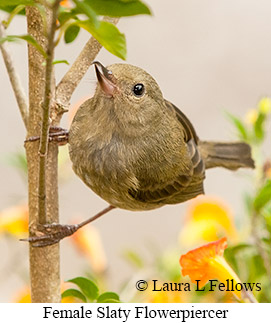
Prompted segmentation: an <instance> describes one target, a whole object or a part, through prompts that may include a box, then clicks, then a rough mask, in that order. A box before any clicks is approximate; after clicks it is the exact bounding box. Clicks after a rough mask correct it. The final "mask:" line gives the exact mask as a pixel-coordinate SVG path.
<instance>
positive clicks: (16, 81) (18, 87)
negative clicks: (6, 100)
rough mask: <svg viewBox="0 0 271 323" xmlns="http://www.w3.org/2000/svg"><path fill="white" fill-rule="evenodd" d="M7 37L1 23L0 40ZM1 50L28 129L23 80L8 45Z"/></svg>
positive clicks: (0, 46) (0, 45) (1, 47)
mask: <svg viewBox="0 0 271 323" xmlns="http://www.w3.org/2000/svg"><path fill="white" fill-rule="evenodd" d="M2 37H5V29H4V26H3V24H2V22H1V21H0V38H2ZM0 50H1V52H2V55H3V59H4V62H5V65H6V69H7V72H8V76H9V79H10V83H11V86H12V89H13V92H14V94H15V97H16V101H17V103H18V107H19V109H20V113H21V116H22V119H23V122H24V125H25V128H27V123H28V104H27V99H26V94H25V91H24V88H23V86H22V84H21V80H20V78H19V75H18V73H17V71H16V69H15V66H14V62H13V60H12V57H11V52H10V50H9V48H8V45H7V43H6V42H5V43H3V44H0Z"/></svg>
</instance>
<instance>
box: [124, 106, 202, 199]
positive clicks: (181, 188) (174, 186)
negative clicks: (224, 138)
mask: <svg viewBox="0 0 271 323" xmlns="http://www.w3.org/2000/svg"><path fill="white" fill-rule="evenodd" d="M165 102H166V105H167V107H168V108H169V109H171V110H172V111H174V112H175V113H176V117H177V119H178V121H179V122H180V123H181V124H182V126H183V128H184V131H185V142H186V143H187V148H188V152H189V155H190V158H191V161H192V167H193V174H192V176H191V175H188V176H186V175H180V176H178V177H177V178H176V179H175V181H174V182H172V183H167V184H165V186H164V187H162V188H160V189H156V190H149V189H148V190H144V189H143V190H136V191H130V192H129V193H130V195H132V196H133V198H135V199H136V200H139V201H142V202H146V203H152V202H153V203H157V202H159V201H160V202H163V201H165V203H180V202H183V201H186V200H188V199H191V198H193V197H195V196H197V195H199V194H201V193H203V184H202V182H203V179H204V171H205V169H204V163H203V160H202V159H201V156H200V153H199V150H198V147H197V142H198V136H197V134H196V131H195V129H194V127H193V126H192V124H191V122H190V121H189V120H188V118H187V117H186V116H185V115H184V114H183V113H182V112H181V111H180V110H179V109H178V108H177V107H176V106H175V105H174V104H172V103H170V102H169V101H166V100H165Z"/></svg>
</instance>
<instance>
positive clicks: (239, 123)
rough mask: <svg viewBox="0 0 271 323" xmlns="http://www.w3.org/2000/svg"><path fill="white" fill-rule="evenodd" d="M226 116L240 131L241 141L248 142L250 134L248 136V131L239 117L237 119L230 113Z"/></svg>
mask: <svg viewBox="0 0 271 323" xmlns="http://www.w3.org/2000/svg"><path fill="white" fill-rule="evenodd" d="M226 115H227V116H228V118H229V119H230V120H231V122H232V123H233V125H234V126H235V128H236V130H237V131H238V135H239V137H240V138H241V139H243V140H246V141H247V140H248V134H247V130H246V127H245V125H244V124H243V122H242V121H241V120H240V119H238V118H237V117H235V116H234V115H232V114H230V113H229V112H226Z"/></svg>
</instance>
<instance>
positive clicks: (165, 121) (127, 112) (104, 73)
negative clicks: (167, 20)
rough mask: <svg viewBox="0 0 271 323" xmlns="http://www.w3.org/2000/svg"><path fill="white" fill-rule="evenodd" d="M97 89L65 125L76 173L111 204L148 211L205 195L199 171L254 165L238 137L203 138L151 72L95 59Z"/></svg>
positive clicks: (250, 166) (203, 173)
mask: <svg viewBox="0 0 271 323" xmlns="http://www.w3.org/2000/svg"><path fill="white" fill-rule="evenodd" d="M93 65H94V66H95V72H96V75H97V80H98V84H97V88H96V91H95V94H94V96H93V98H91V99H89V100H87V101H86V102H84V103H83V104H82V105H81V106H80V108H79V109H78V111H77V113H76V115H75V117H74V119H73V122H72V125H71V129H70V136H69V143H70V157H71V160H72V163H73V169H74V171H75V173H76V174H77V175H78V176H79V177H80V178H81V179H82V180H83V181H84V182H85V184H86V185H87V186H89V187H90V188H91V189H92V190H93V191H94V192H96V193H97V194H98V195H99V196H101V197H102V198H103V199H105V200H106V201H108V202H109V203H110V204H111V205H113V206H115V207H120V208H124V209H129V210H150V209H155V208H158V207H160V206H163V205H165V204H176V203H181V202H184V201H186V200H189V199H191V198H193V197H195V196H197V195H199V194H202V193H204V189H203V181H204V178H205V170H206V169H208V168H212V167H224V168H227V169H230V170H236V169H238V168H240V167H248V168H253V167H254V161H253V159H252V158H251V149H250V146H249V145H248V144H246V143H243V142H232V143H220V142H205V141H201V140H200V139H199V138H198V136H197V134H196V131H195V129H194V127H193V125H192V124H191V122H190V121H189V119H188V118H187V117H186V116H185V114H184V113H183V112H181V111H180V110H179V109H178V108H177V107H176V106H175V105H173V104H172V103H171V102H169V101H167V100H165V99H164V98H163V95H162V92H161V90H160V88H159V86H158V84H157V82H156V81H155V80H154V78H153V77H152V76H151V75H150V74H148V73H147V72H145V71H144V70H143V69H141V68H139V67H136V66H132V65H128V64H113V65H111V66H109V67H107V68H106V67H104V66H103V65H102V64H101V63H100V62H93Z"/></svg>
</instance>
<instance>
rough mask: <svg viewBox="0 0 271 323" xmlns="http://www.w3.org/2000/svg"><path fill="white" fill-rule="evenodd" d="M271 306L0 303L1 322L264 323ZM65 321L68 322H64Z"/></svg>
mask: <svg viewBox="0 0 271 323" xmlns="http://www.w3.org/2000/svg"><path fill="white" fill-rule="evenodd" d="M270 309H271V304H224V303H222V304H212V303H208V304H205V303H204V304H187V303H179V304H177V303H174V304H173V303H170V304H164V303H163V304H141V303H140V304H126V303H118V304H97V303H96V304H82V303H81V304H78V303H77V304H0V321H1V322H20V323H29V322H59V319H62V320H61V321H63V322H64V320H65V322H74V321H77V322H78V321H79V320H80V321H84V322H100V323H103V322H109V320H113V322H123V323H129V322H136V321H138V322H139V321H140V322H147V321H148V322H150V321H153V322H155V323H156V322H157V321H165V320H166V321H167V322H169V321H170V322H178V323H179V322H196V321H198V320H201V319H204V322H213V323H215V322H222V321H223V322H225V321H228V322H238V321H239V320H246V319H248V320H249V322H252V321H254V322H259V321H262V322H263V321H265V319H266V317H268V316H269V313H270ZM66 320H68V321H66Z"/></svg>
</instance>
